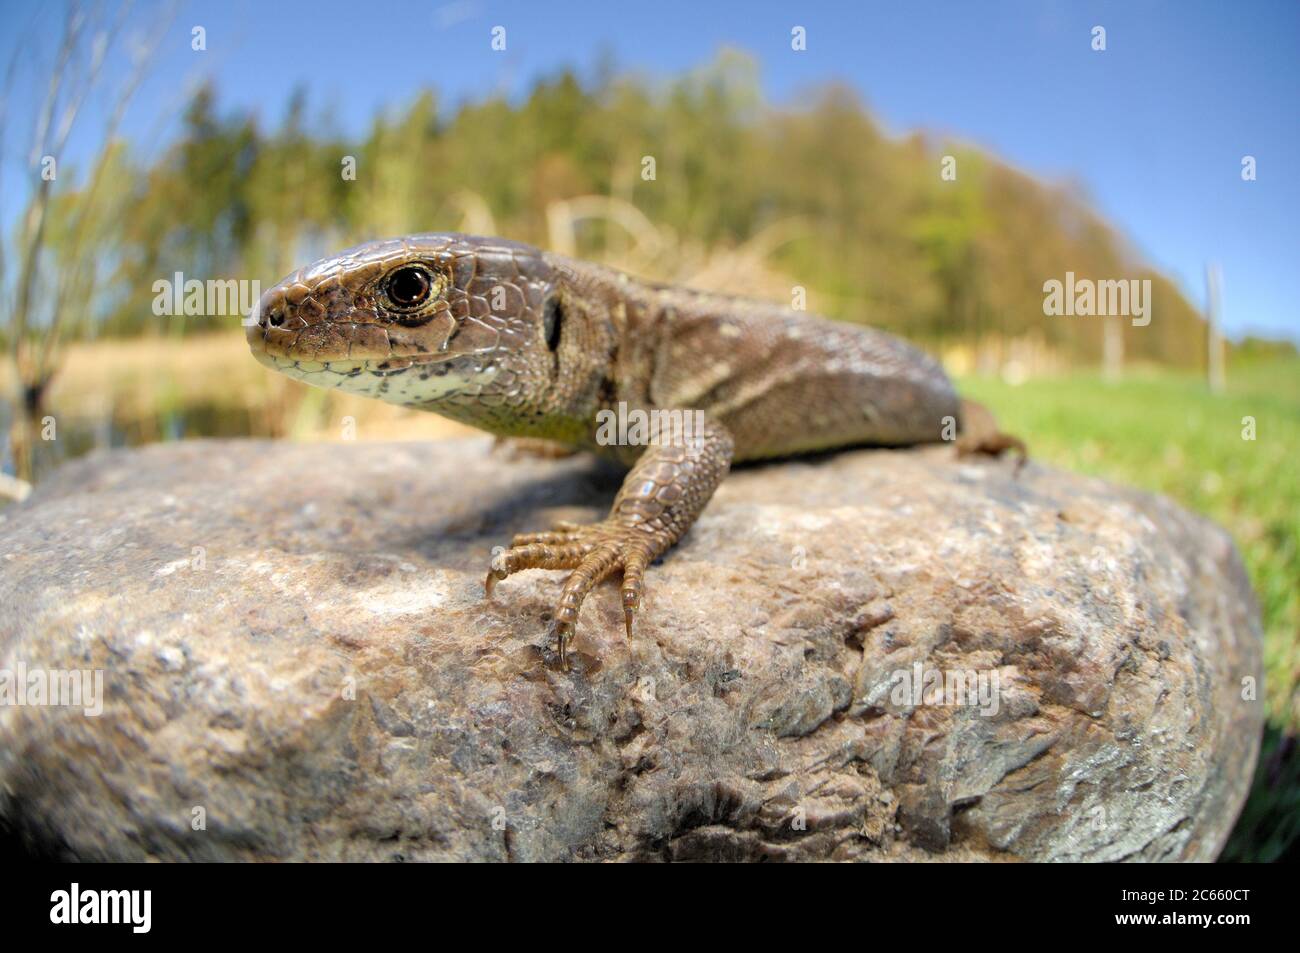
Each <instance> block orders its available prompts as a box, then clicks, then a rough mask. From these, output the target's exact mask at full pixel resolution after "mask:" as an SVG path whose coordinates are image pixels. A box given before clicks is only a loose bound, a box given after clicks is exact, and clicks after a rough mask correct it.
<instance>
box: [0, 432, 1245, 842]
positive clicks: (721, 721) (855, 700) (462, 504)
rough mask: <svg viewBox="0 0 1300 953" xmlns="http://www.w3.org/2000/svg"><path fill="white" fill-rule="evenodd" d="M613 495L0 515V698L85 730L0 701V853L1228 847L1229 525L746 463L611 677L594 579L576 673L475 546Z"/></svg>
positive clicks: (335, 467)
mask: <svg viewBox="0 0 1300 953" xmlns="http://www.w3.org/2000/svg"><path fill="white" fill-rule="evenodd" d="M618 476H619V475H618V473H617V472H616V471H613V470H610V469H607V468H604V467H603V466H601V465H599V464H595V463H593V462H591V461H589V460H585V459H584V458H580V457H579V458H573V459H570V460H565V461H542V460H537V459H517V460H512V459H510V458H509V457H508V455H505V454H502V453H500V452H492V451H490V450H489V445H488V441H486V440H468V441H449V442H444V443H431V444H423V445H414V444H356V443H352V444H335V445H314V446H294V445H286V444H276V443H263V442H220V443H218V442H211V443H209V442H204V443H184V444H173V445H168V446H158V447H152V448H149V449H147V450H143V451H135V452H120V453H114V454H111V455H108V456H100V457H96V458H92V459H90V460H87V461H82V462H79V463H76V464H73V465H70V466H67V467H65V468H64V469H63V470H62V471H60V472H59V473H57V474H56V475H55V476H54V477H53V478H52V479H51V480H49V481H48V482H47V483H45V484H44V485H42V486H40V487H38V489H37V492H36V493H35V494H34V495H33V497H32V498H31V499H30V500H28V501H27V502H26V503H23V504H20V505H17V506H12V507H10V508H8V509H6V510H3V511H0V607H2V608H0V669H5V670H8V671H9V672H11V673H12V672H17V671H19V668H18V667H19V666H20V664H21V665H22V666H25V668H26V671H27V675H28V678H29V679H31V678H32V677H33V674H32V673H36V675H37V676H38V677H39V674H40V673H41V672H49V671H54V670H102V672H103V673H104V675H103V678H104V695H105V698H104V699H103V711H102V714H99V715H98V716H92V715H88V714H86V713H85V712H84V711H83V710H80V709H74V708H71V707H54V706H44V707H42V706H35V705H32V704H30V701H31V698H30V697H29V698H28V702H29V704H27V705H23V706H15V705H12V704H10V705H6V706H4V707H0V818H3V822H2V823H3V824H4V825H5V826H7V827H8V830H9V833H10V836H11V837H16V838H18V839H20V842H21V843H24V844H26V845H27V847H28V848H29V849H31V850H33V851H35V852H37V853H41V854H45V855H57V856H67V857H77V858H84V859H131V860H138V859H181V858H193V859H257V860H270V859H285V860H290V859H293V860H296V859H348V860H390V859H393V860H396V859H403V860H434V859H439V860H442V859H461V860H506V859H515V860H543V859H582V860H605V859H624V860H627V859H663V858H667V859H680V858H721V859H757V858H788V859H822V858H825V859H835V860H884V859H889V860H893V859H933V858H937V859H961V860H968V859H982V858H987V859H1015V858H1020V859H1032V860H1047V859H1053V860H1057V859H1059V860H1165V859H1184V860H1191V859H1202V860H1203V859H1209V858H1213V857H1214V856H1215V855H1216V853H1217V852H1218V850H1219V849H1220V847H1221V846H1222V844H1223V841H1224V839H1225V837H1226V836H1227V833H1228V831H1229V829H1230V827H1231V826H1232V823H1233V820H1234V818H1235V816H1236V814H1237V811H1238V808H1239V807H1240V805H1241V803H1242V799H1243V798H1244V796H1245V792H1246V789H1247V785H1248V783H1249V780H1250V777H1251V771H1252V766H1253V764H1254V761H1255V757H1256V752H1257V747H1258V736H1259V733H1260V727H1261V719H1262V712H1261V704H1260V703H1259V702H1257V701H1254V700H1253V699H1252V697H1251V691H1250V689H1251V683H1250V681H1248V680H1255V679H1258V678H1259V675H1260V664H1261V663H1260V632H1259V625H1258V621H1257V613H1256V609H1255V607H1254V602H1253V599H1252V596H1251V593H1250V589H1249V586H1248V584H1247V581H1246V578H1245V575H1244V573H1243V571H1242V567H1241V564H1240V561H1239V559H1238V557H1237V555H1236V553H1235V551H1234V549H1233V546H1232V544H1231V542H1230V541H1229V539H1228V537H1227V535H1226V534H1225V533H1223V532H1222V531H1221V530H1219V529H1218V528H1216V527H1214V526H1213V525H1211V524H1209V523H1207V522H1206V521H1204V520H1202V519H1199V518H1197V517H1193V516H1190V515H1188V514H1187V513H1185V512H1183V511H1182V510H1180V509H1178V508H1176V507H1175V506H1173V505H1172V504H1170V503H1169V502H1167V501H1165V500H1163V499H1159V498H1155V497H1151V496H1148V495H1145V494H1141V493H1137V492H1134V491H1130V490H1126V489H1122V488H1118V487H1114V486H1110V485H1108V484H1105V483H1102V482H1100V481H1097V480H1091V479H1084V478H1081V477H1077V476H1072V475H1069V474H1065V473H1058V472H1053V471H1051V470H1047V469H1044V468H1043V467H1040V466H1038V465H1035V464H1030V465H1029V467H1028V468H1027V469H1026V470H1025V471H1023V473H1021V475H1020V476H1019V478H1016V477H1015V476H1014V473H1013V467H1012V465H1011V464H1010V463H1000V462H971V463H959V462H956V461H955V460H954V459H953V454H952V451H951V449H950V448H946V447H935V448H929V449H923V450H915V451H857V452H851V453H844V454H839V455H834V456H826V457H822V458H816V459H811V460H806V461H796V462H789V463H783V464H776V465H771V466H767V467H762V468H752V469H742V470H739V471H737V472H735V473H734V474H732V476H731V477H730V478H729V479H728V480H727V481H726V482H725V483H724V485H723V487H722V489H721V490H720V491H719V493H718V495H717V497H716V498H715V499H714V501H713V503H712V504H711V505H710V506H709V507H708V509H707V510H706V511H705V513H704V516H703V518H702V519H701V520H700V522H699V523H698V524H697V525H696V527H695V528H694V529H693V530H692V531H691V533H690V534H689V535H688V537H687V538H686V539H685V540H684V541H683V543H682V544H681V545H679V546H678V547H677V548H676V549H674V550H673V551H671V552H670V553H669V554H668V555H667V557H666V558H665V559H664V560H663V562H662V563H661V564H660V565H657V566H655V567H652V569H651V571H650V572H649V574H648V576H647V585H648V588H649V592H648V596H647V601H646V604H645V607H644V610H643V612H642V614H641V616H640V618H639V621H638V623H637V631H636V634H635V637H634V639H633V641H632V642H631V643H628V642H627V641H626V640H625V637H624V635H623V627H622V620H621V612H620V608H619V601H618V590H617V587H616V586H614V585H606V586H604V587H602V588H600V589H599V590H597V591H596V592H595V593H594V594H593V595H592V597H590V598H589V599H588V601H587V605H586V606H585V608H584V610H583V613H582V619H581V624H580V626H579V637H578V639H577V642H576V644H575V648H576V653H577V654H576V657H575V664H574V666H573V669H572V671H570V672H567V673H566V672H562V671H560V670H558V668H557V667H556V666H555V658H554V653H553V651H552V649H551V646H550V643H549V642H548V640H547V638H546V632H547V629H548V622H549V616H550V611H551V607H552V605H553V602H554V600H555V598H556V595H557V593H558V586H559V582H560V579H561V578H562V577H561V576H559V575H558V574H556V573H543V572H530V573H524V574H521V575H519V576H515V577H512V578H511V579H509V580H507V581H506V582H504V583H502V584H501V585H500V586H499V588H498V592H497V596H496V600H495V602H491V603H490V602H486V601H484V598H483V577H484V573H485V569H486V566H487V564H488V559H489V555H490V550H491V547H492V546H494V545H497V544H499V543H502V542H504V541H505V540H507V539H508V537H509V536H510V535H511V534H512V533H516V532H523V531H530V530H537V529H541V528H545V527H546V526H547V525H548V524H550V523H551V522H553V521H555V520H557V519H582V520H587V519H595V518H598V517H599V516H600V515H601V514H602V513H603V511H604V509H605V508H606V506H607V505H608V503H609V501H610V500H611V499H612V496H613V494H614V492H615V490H616V488H617V484H618ZM929 671H938V672H940V673H941V674H942V675H943V677H944V679H945V684H946V686H947V688H948V689H949V691H948V692H946V693H944V694H936V693H935V692H934V691H933V690H931V689H932V686H930V685H927V684H926V683H925V673H927V672H929ZM917 674H920V675H921V685H920V689H921V690H919V691H917V693H915V694H914V693H913V687H912V686H910V685H907V684H906V682H905V679H908V678H912V677H914V676H915V675H917ZM958 677H961V678H967V677H969V678H973V679H974V681H972V682H970V683H969V685H970V686H971V687H973V688H975V689H979V690H982V692H983V693H982V694H980V692H979V691H977V692H975V693H973V694H972V696H970V697H966V698H962V697H960V695H959V694H958V692H957V689H958V687H959V686H958V685H957V678H958ZM89 684H91V685H93V683H89ZM10 687H12V679H11V681H10ZM1258 690H1259V689H1258V687H1256V688H1255V691H1258ZM1243 695H1244V696H1245V699H1243ZM89 700H90V699H88V698H83V699H82V703H83V707H85V705H86V704H87V702H88V701H89ZM11 701H12V699H11ZM196 827H197V828H199V829H197V830H196V829H195V828H196Z"/></svg>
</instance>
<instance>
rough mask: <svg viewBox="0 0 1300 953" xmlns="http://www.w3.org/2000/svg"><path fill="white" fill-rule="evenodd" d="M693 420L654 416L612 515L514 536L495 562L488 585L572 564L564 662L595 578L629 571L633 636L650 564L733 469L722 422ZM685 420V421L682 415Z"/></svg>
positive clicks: (563, 600)
mask: <svg viewBox="0 0 1300 953" xmlns="http://www.w3.org/2000/svg"><path fill="white" fill-rule="evenodd" d="M681 413H682V414H683V415H686V416H687V417H689V419H690V421H691V423H692V425H691V426H688V427H682V426H672V427H670V426H668V424H667V423H666V418H663V417H660V418H657V419H656V418H651V419H652V421H654V423H653V424H652V426H651V427H650V434H649V446H648V447H647V448H646V450H645V452H644V453H642V454H641V456H640V458H639V459H638V460H637V461H636V464H635V465H634V466H633V467H632V470H631V472H629V473H628V475H627V478H626V479H625V480H624V481H623V486H622V488H621V489H620V490H619V493H618V496H617V497H616V498H615V499H614V506H613V508H612V509H611V510H610V512H609V516H608V517H606V518H605V519H604V520H602V521H601V522H599V523H595V524H593V525H590V526H578V525H576V524H572V523H563V524H560V525H559V526H557V527H556V528H555V529H554V530H553V531H551V532H548V533H527V534H524V535H521V536H516V537H515V538H514V540H513V541H512V542H511V545H510V548H509V549H507V550H505V551H504V552H502V553H498V554H497V555H496V556H495V557H493V559H492V567H491V569H489V570H488V575H487V581H486V585H485V589H486V591H487V595H488V598H491V597H492V589H493V587H494V586H495V584H496V582H497V581H498V580H501V579H505V578H506V577H507V576H509V575H510V574H511V573H516V572H519V571H520V570H521V569H571V570H572V572H571V573H570V574H569V578H568V579H567V580H566V581H565V583H564V587H563V589H562V590H561V592H560V599H559V602H558V604H557V605H556V609H555V636H556V640H557V642H558V650H559V655H560V664H561V665H564V666H566V667H567V665H568V643H569V640H570V639H571V638H572V637H573V630H574V626H575V625H576V624H577V621H578V612H579V610H580V609H581V608H582V600H583V599H584V598H586V596H587V593H589V592H590V591H591V590H592V589H593V588H594V587H595V586H596V584H597V583H599V582H601V581H602V580H603V579H605V578H606V577H608V576H609V575H610V574H611V573H613V572H614V571H616V570H618V569H622V571H623V620H624V625H625V626H626V629H627V634H628V637H629V638H631V635H632V620H633V618H634V617H635V615H636V612H637V609H638V608H640V605H641V580H642V577H643V576H644V574H645V569H646V567H647V566H648V565H649V564H650V563H651V562H652V561H653V560H654V559H655V558H657V557H658V556H659V555H660V554H661V553H663V552H664V551H665V550H667V549H668V548H669V547H670V546H672V545H673V544H674V543H675V542H677V540H679V539H680V538H681V537H682V535H683V534H684V533H685V532H686V531H687V530H688V529H689V528H690V526H691V524H692V523H694V522H695V519H696V517H697V516H699V515H700V511H701V510H703V509H704V506H705V504H707V503H708V502H709V498H710V497H712V496H713V491H714V490H716V489H717V487H718V484H719V483H721V482H722V478H723V477H724V476H726V475H727V471H728V469H730V467H731V455H732V449H733V447H732V439H731V435H730V434H729V433H728V432H727V431H726V429H725V428H723V427H722V425H721V424H719V423H717V422H716V421H714V420H712V419H710V418H709V417H708V416H707V415H705V414H704V413H702V412H697V411H682V412H681ZM676 419H677V420H678V421H680V420H681V419H682V418H681V417H678V418H676Z"/></svg>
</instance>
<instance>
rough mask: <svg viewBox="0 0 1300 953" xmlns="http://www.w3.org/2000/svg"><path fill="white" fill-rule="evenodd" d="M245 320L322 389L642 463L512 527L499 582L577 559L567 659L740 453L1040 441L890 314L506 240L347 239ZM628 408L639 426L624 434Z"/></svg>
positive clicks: (559, 628)
mask: <svg viewBox="0 0 1300 953" xmlns="http://www.w3.org/2000/svg"><path fill="white" fill-rule="evenodd" d="M246 336H247V339H248V343H249V346H250V348H251V350H252V352H253V355H254V356H255V357H256V358H257V359H258V360H259V361H260V362H261V363H263V364H264V365H266V366H267V367H270V368H273V369H275V370H277V371H280V372H282V373H284V374H287V375H288V376H290V377H293V378H296V379H298V380H301V381H304V382H306V383H308V384H313V385H318V386H322V387H333V388H339V389H341V390H344V391H350V392H353V393H357V394H364V395H368V396H370V397H375V398H379V399H381V400H385V401H389V402H392V403H395V404H400V405H404V406H408V407H415V408H420V409H423V410H429V411H434V412H436V413H439V414H442V415H444V416H446V417H448V418H451V419H453V420H456V421H460V422H462V423H465V424H469V425H471V426H474V427H477V428H479V429H481V430H485V431H487V432H489V433H491V434H494V435H496V436H497V437H498V438H522V439H525V440H530V441H534V442H536V441H539V440H540V441H547V442H550V443H551V444H558V445H562V446H564V447H567V448H572V449H577V450H587V451H593V452H595V453H596V454H599V455H601V456H604V457H607V458H612V459H614V460H616V461H618V462H619V463H621V464H623V465H625V466H627V467H628V468H629V470H628V473H627V476H626V478H625V480H624V482H623V484H622V487H621V489H620V490H619V492H618V494H617V496H616V498H615V499H614V503H613V506H612V507H611V509H610V511H609V514H608V516H607V517H606V518H605V519H604V520H602V521H600V522H597V523H594V524H590V525H578V524H574V523H561V524H558V525H556V526H554V527H552V528H550V529H549V530H545V531H541V532H532V533H525V534H521V535H516V536H515V537H514V538H513V540H512V541H511V544H510V546H509V547H505V548H502V549H500V550H498V551H496V553H495V555H494V556H493V557H492V559H491V562H490V565H489V569H488V573H487V578H486V580H485V585H484V588H485V594H486V597H487V598H488V599H491V598H492V596H493V588H494V586H495V584H496V583H497V582H499V581H501V580H503V579H505V578H507V577H508V576H510V575H512V574H514V573H517V572H520V571H521V570H525V569H551V570H567V571H568V572H569V575H568V577H567V579H566V580H565V582H564V583H563V586H562V587H561V590H560V596H559V599H558V602H557V604H556V608H555V612H554V622H553V629H554V631H553V636H554V638H555V640H556V644H557V650H558V657H559V662H560V665H561V667H564V668H567V667H568V657H567V647H568V644H569V642H570V641H571V639H572V637H573V634H574V631H575V626H576V624H577V621H578V614H579V610H580V609H581V607H582V603H583V600H584V598H585V597H586V596H587V595H588V594H589V593H590V592H591V591H592V589H593V588H594V587H595V586H596V585H598V584H599V583H600V582H602V581H603V580H605V579H606V578H607V577H609V576H611V575H612V574H613V573H615V572H618V571H621V573H622V586H621V597H622V607H623V615H624V624H625V627H626V632H627V636H628V638H631V636H632V628H633V619H634V618H635V616H636V614H637V612H638V610H639V609H640V607H641V602H642V593H643V586H644V582H643V581H644V577H645V572H646V569H647V567H648V566H649V565H650V564H651V563H652V562H653V561H654V560H656V559H657V558H658V557H660V556H661V555H663V554H664V553H665V552H666V551H667V550H668V549H669V548H670V547H672V546H673V545H674V544H675V543H676V542H677V541H678V540H679V539H680V538H681V537H682V535H683V534H684V533H686V531H687V530H688V529H689V528H690V526H691V525H692V524H693V523H694V522H695V520H696V518H697V517H698V516H699V515H700V512H701V511H702V510H703V509H704V507H705V505H706V504H707V503H708V501H709V499H710V497H712V496H713V493H714V491H715V490H716V489H717V487H718V485H719V484H720V483H721V482H722V480H723V478H724V477H725V476H726V475H727V473H728V471H729V469H730V467H731V465H732V464H733V463H744V462H749V461H757V460H764V459H772V458H780V457H789V456H795V455H800V454H809V453H817V452H824V451H831V450H835V449H839V448H847V447H853V446H861V445H875V446H907V445H914V444H924V443H934V442H939V441H941V440H949V441H953V442H955V443H957V446H958V449H959V451H960V452H963V453H972V452H979V453H988V454H997V453H999V452H1001V451H1003V450H1007V449H1014V450H1018V451H1019V453H1020V455H1021V461H1022V462H1023V460H1024V456H1025V448H1024V444H1023V443H1021V442H1020V441H1019V440H1018V439H1016V438H1015V437H1011V436H1008V435H1006V434H1002V433H1000V432H999V431H998V430H997V427H996V424H995V423H994V422H993V419H992V416H991V415H989V414H988V412H987V411H984V410H983V408H981V407H979V405H975V404H972V403H971V402H964V401H961V400H960V399H959V398H958V396H957V393H956V390H955V388H954V387H953V384H952V382H951V381H950V379H949V378H948V377H947V375H946V374H945V373H944V371H943V369H942V367H941V366H940V364H939V363H938V362H937V361H936V360H934V359H933V358H931V357H930V356H928V355H926V354H925V353H924V352H922V351H921V350H919V349H917V348H916V347H914V346H912V345H910V344H908V343H907V342H905V341H903V340H901V339H899V338H897V337H894V336H892V335H889V334H887V333H885V332H883V331H880V330H876V329H874V328H870V327H867V326H864V325H855V324H849V323H845V322H840V321H832V320H829V319H825V318H820V317H816V316H814V315H810V314H806V313H803V312H798V311H795V310H792V309H790V308H785V307H781V306H779V305H775V304H771V303H766V302H762V301H757V300H750V299H746V298H739V297H732V296H728V295H722V294H714V293H708V292H704V291H695V290H691V289H689V288H685V287H677V286H673V285H668V284H661V283H655V282H650V281H642V280H639V279H637V278H634V277H632V276H631V275H628V274H626V273H624V272H620V271H617V270H615V269H613V268H610V267H607V266H604V265H599V264H595V263H591V262H586V261H581V260H577V259H574V258H569V257H565V256H561V255H557V254H552V253H549V252H546V251H542V250H540V249H538V248H535V247H532V246H529V245H526V244H522V243H519V242H515V241H510V240H506V239H501V238H484V237H475V236H470V235H462V234H458V233H429V234H419V235H409V236H406V237H402V238H394V239H387V240H381V241H373V242H369V243H366V244H362V245H358V246H356V247H354V248H350V249H347V250H345V251H342V252H340V253H338V254H337V255H334V256H331V257H329V258H325V259H322V260H320V261H317V262H315V263H314V264H310V265H307V266H306V267H304V268H301V269H299V270H298V271H296V272H294V273H293V274H292V275H290V276H288V277H287V278H285V279H284V280H283V281H281V282H280V283H279V284H277V285H276V286H275V287H273V288H271V289H270V290H268V291H267V292H266V293H265V294H263V295H262V296H261V298H260V299H259V301H258V304H257V308H256V309H255V311H254V312H253V314H252V315H251V316H250V320H249V321H247V322H246ZM665 411H668V412H675V413H676V414H677V416H674V415H673V413H667V414H666V413H664V412H665ZM616 412H618V413H621V414H622V415H623V416H622V419H623V420H624V421H626V420H628V419H630V418H632V417H633V416H634V415H637V414H640V415H641V417H640V420H641V423H642V425H641V426H640V427H639V428H638V427H636V426H633V427H627V428H625V429H621V430H620V431H619V432H618V434H617V436H619V437H622V438H623V439H611V435H613V428H612V427H609V426H608V423H609V421H610V416H611V415H612V414H614V413H616ZM646 418H649V422H648V423H646Z"/></svg>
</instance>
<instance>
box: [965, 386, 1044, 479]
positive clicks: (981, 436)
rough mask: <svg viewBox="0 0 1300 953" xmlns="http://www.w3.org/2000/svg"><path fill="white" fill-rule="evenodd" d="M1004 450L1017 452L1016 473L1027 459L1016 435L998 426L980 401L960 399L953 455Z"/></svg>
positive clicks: (993, 455) (989, 453)
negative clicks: (957, 429)
mask: <svg viewBox="0 0 1300 953" xmlns="http://www.w3.org/2000/svg"><path fill="white" fill-rule="evenodd" d="M1008 450H1013V451H1015V452H1016V453H1017V454H1019V456H1020V459H1019V460H1018V461H1017V462H1016V472H1017V473H1019V472H1020V470H1021V468H1022V467H1023V466H1024V465H1025V462H1026V461H1027V460H1028V459H1029V450H1028V448H1027V447H1026V446H1025V442H1024V441H1023V440H1021V439H1020V438H1019V437H1016V436H1012V435H1011V434H1008V433H1003V432H1002V431H1001V430H999V429H998V422H997V418H995V417H994V416H993V412H992V411H991V410H989V409H988V408H987V407H985V406H984V405H983V404H977V403H976V402H975V401H973V400H965V399H963V400H962V402H961V430H960V433H959V435H958V437H957V456H959V457H968V456H972V455H974V454H983V455H986V456H990V457H997V456H1000V455H1002V454H1003V453H1005V452H1006V451H1008Z"/></svg>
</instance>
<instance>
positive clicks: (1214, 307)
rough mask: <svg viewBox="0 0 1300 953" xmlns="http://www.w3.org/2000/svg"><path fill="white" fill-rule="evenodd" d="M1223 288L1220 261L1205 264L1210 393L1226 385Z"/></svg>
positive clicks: (1221, 391) (1220, 391) (1219, 390)
mask: <svg viewBox="0 0 1300 953" xmlns="http://www.w3.org/2000/svg"><path fill="white" fill-rule="evenodd" d="M1222 290H1223V271H1222V270H1221V269H1220V268H1219V264H1218V262H1210V263H1209V264H1207V265H1206V266H1205V325H1206V332H1207V333H1208V334H1209V361H1208V366H1207V370H1208V373H1209V384H1210V393H1212V394H1221V393H1223V385H1224V378H1225V374H1224V367H1223V335H1222V333H1220V330H1219V322H1220V320H1221V314H1222V310H1221V309H1222V306H1223V302H1222V299H1221V294H1222Z"/></svg>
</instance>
